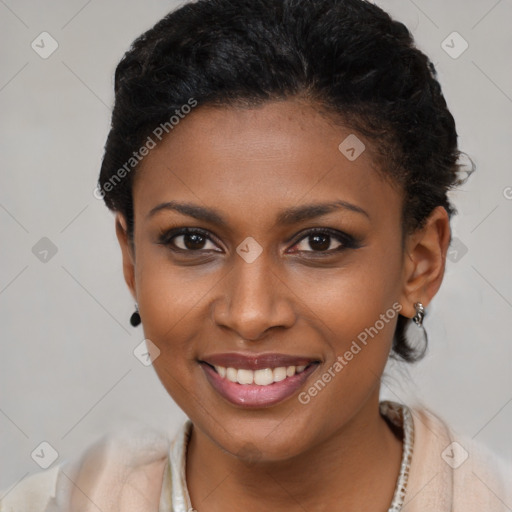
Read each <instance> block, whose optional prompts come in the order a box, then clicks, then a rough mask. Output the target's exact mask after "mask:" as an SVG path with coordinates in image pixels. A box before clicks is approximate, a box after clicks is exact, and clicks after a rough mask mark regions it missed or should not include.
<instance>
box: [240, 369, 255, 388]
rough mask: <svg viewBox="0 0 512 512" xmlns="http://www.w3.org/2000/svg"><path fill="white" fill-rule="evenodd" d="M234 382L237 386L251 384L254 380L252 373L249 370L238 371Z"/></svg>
mask: <svg viewBox="0 0 512 512" xmlns="http://www.w3.org/2000/svg"><path fill="white" fill-rule="evenodd" d="M236 380H237V382H238V383H239V384H252V382H253V380H254V372H253V371H251V370H242V369H240V370H238V372H237V374H236Z"/></svg>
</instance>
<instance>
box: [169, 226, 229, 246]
mask: <svg viewBox="0 0 512 512" xmlns="http://www.w3.org/2000/svg"><path fill="white" fill-rule="evenodd" d="M159 243H160V244H162V245H166V246H170V248H171V249H173V250H178V251H182V252H194V251H206V250H217V246H216V245H215V244H214V243H213V242H212V241H211V239H210V237H209V236H208V235H207V234H206V233H205V232H203V231H202V230H198V229H190V228H183V229H179V230H171V231H170V232H168V233H163V234H162V235H161V236H160V239H159ZM208 243H209V244H210V247H208ZM217 252H220V251H218V250H217Z"/></svg>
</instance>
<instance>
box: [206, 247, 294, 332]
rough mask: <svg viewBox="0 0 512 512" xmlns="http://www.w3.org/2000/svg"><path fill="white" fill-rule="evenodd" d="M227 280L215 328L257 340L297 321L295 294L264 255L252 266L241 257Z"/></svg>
mask: <svg viewBox="0 0 512 512" xmlns="http://www.w3.org/2000/svg"><path fill="white" fill-rule="evenodd" d="M234 265H235V267H234V268H233V269H232V271H231V272H229V274H228V275H227V276H226V278H225V279H224V281H223V283H222V286H223V289H222V291H221V293H222V299H219V300H218V301H216V303H215V305H214V312H213V314H214V321H215V323H216V325H219V326H222V327H225V328H229V329H230V330H232V331H234V332H236V334H237V336H238V337H240V338H243V339H244V340H250V341H257V340H260V339H261V338H262V337H264V336H265V334H266V333H267V331H269V330H271V329H272V328H277V327H280V328H289V327H291V326H292V325H293V324H294V322H295V311H294V308H293V296H294V294H293V292H292V291H291V290H290V287H289V286H287V284H286V282H285V280H284V279H283V277H282V276H279V275H278V273H277V272H276V270H273V269H271V266H270V263H269V261H268V258H267V257H265V255H264V254H261V255H260V256H259V257H258V258H257V259H256V260H255V261H253V262H252V263H247V262H246V261H244V260H243V259H242V258H239V259H238V260H237V261H236V262H235V264H234Z"/></svg>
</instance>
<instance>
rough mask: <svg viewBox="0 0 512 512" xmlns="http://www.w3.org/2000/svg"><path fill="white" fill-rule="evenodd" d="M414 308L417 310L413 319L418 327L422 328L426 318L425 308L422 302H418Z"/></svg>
mask: <svg viewBox="0 0 512 512" xmlns="http://www.w3.org/2000/svg"><path fill="white" fill-rule="evenodd" d="M414 308H415V309H416V314H415V315H414V316H413V317H412V319H413V320H414V323H415V324H416V325H417V326H418V327H421V326H422V324H423V318H424V316H425V308H424V307H423V304H422V303H421V302H416V304H414Z"/></svg>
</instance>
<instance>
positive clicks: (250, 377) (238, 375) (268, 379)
mask: <svg viewBox="0 0 512 512" xmlns="http://www.w3.org/2000/svg"><path fill="white" fill-rule="evenodd" d="M202 362H203V363H204V364H206V365H208V366H209V367H210V368H212V369H213V370H214V371H215V372H216V373H217V374H218V375H219V376H220V377H222V378H223V379H226V380H228V381H230V382H233V383H237V384H242V385H250V384H253V385H257V386H270V385H271V384H274V383H276V382H281V381H283V380H285V379H286V378H288V377H293V376H294V375H296V374H300V373H302V372H304V371H305V370H306V369H308V368H309V367H311V366H312V365H314V364H318V362H317V361H312V362H311V363H309V364H307V365H300V366H293V365H291V366H278V367H276V368H262V369H260V370H249V369H246V368H233V367H227V368H226V367H225V366H219V365H212V364H209V363H207V362H205V361H202Z"/></svg>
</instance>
